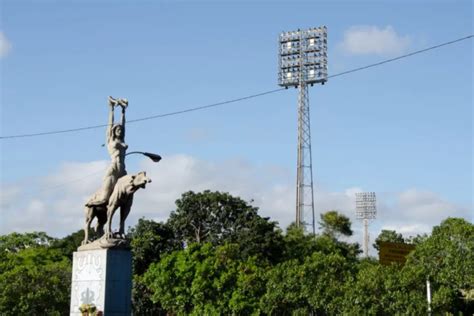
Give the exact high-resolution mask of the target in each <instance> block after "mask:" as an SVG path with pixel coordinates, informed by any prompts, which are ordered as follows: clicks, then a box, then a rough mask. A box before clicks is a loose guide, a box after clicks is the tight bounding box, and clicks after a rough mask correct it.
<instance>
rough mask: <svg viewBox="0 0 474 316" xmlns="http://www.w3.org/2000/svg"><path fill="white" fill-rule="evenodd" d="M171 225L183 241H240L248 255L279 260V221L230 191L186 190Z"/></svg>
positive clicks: (173, 215) (216, 243)
mask: <svg viewBox="0 0 474 316" xmlns="http://www.w3.org/2000/svg"><path fill="white" fill-rule="evenodd" d="M176 206H177V209H176V211H175V212H172V213H171V215H170V218H169V220H168V223H167V224H168V225H169V226H170V227H171V228H172V230H173V231H174V232H175V233H176V236H177V239H178V240H180V241H182V242H183V243H186V244H190V243H204V242H210V243H212V244H213V245H223V244H224V243H236V244H239V245H240V251H241V252H242V254H243V255H244V256H254V255H256V256H259V257H260V258H261V259H263V260H270V261H271V262H275V261H278V260H279V258H280V257H281V252H282V247H283V245H282V242H283V237H282V234H281V231H280V230H279V229H278V227H277V226H276V223H275V222H270V221H269V219H268V218H263V217H260V216H259V215H258V213H257V210H258V208H256V207H253V206H251V205H249V204H248V203H247V202H245V201H244V200H242V199H241V198H239V197H234V196H232V195H230V194H228V193H222V192H211V191H204V192H200V193H194V192H192V191H189V192H186V193H184V194H183V195H182V196H181V198H180V199H179V200H177V201H176Z"/></svg>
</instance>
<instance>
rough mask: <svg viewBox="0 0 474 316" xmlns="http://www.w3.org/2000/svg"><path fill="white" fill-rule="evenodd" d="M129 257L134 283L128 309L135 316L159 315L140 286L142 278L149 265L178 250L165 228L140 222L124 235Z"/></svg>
mask: <svg viewBox="0 0 474 316" xmlns="http://www.w3.org/2000/svg"><path fill="white" fill-rule="evenodd" d="M128 237H129V238H130V239H131V246H132V253H133V257H132V258H133V273H134V281H133V288H132V307H133V313H134V314H135V315H161V314H163V310H162V308H161V306H160V305H158V304H154V303H153V302H152V301H151V291H150V290H149V289H148V288H147V287H146V286H145V285H144V283H143V281H142V279H143V278H142V275H143V273H145V271H146V270H147V269H148V267H149V265H150V264H151V263H152V262H157V261H159V260H160V258H161V256H162V255H163V254H165V253H169V252H172V251H173V250H177V249H180V248H181V244H180V242H178V241H177V240H176V238H175V235H174V232H173V230H172V229H171V227H169V225H166V224H163V223H157V222H155V221H152V220H146V219H144V218H140V219H139V220H138V223H137V225H135V227H133V228H131V229H130V230H129V232H128Z"/></svg>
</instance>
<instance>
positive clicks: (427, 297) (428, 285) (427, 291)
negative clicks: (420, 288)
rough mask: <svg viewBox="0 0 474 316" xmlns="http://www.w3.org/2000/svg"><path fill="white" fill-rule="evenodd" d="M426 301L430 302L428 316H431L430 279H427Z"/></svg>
mask: <svg viewBox="0 0 474 316" xmlns="http://www.w3.org/2000/svg"><path fill="white" fill-rule="evenodd" d="M426 300H427V301H428V315H429V316H431V284H430V279H429V278H427V279H426Z"/></svg>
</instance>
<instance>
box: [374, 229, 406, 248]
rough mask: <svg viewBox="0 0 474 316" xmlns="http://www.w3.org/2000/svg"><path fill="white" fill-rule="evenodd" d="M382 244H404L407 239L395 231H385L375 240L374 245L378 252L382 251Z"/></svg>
mask: <svg viewBox="0 0 474 316" xmlns="http://www.w3.org/2000/svg"><path fill="white" fill-rule="evenodd" d="M381 242H398V243H404V242H405V239H404V238H403V236H402V234H399V233H397V232H396V231H394V230H386V229H383V230H382V232H381V233H380V234H379V235H378V236H377V238H376V239H375V243H374V244H373V246H374V248H375V249H376V250H380V243H381Z"/></svg>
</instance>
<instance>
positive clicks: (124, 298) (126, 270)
mask: <svg viewBox="0 0 474 316" xmlns="http://www.w3.org/2000/svg"><path fill="white" fill-rule="evenodd" d="M82 304H94V305H95V306H96V307H97V310H99V311H102V312H103V313H104V315H107V316H125V315H126V316H129V315H131V313H132V312H131V304H132V254H131V251H130V250H129V249H113V248H112V249H92V250H81V251H77V252H74V259H73V264H72V284H71V310H70V315H71V316H72V315H74V316H76V315H77V316H81V313H80V311H79V306H81V305H82Z"/></svg>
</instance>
